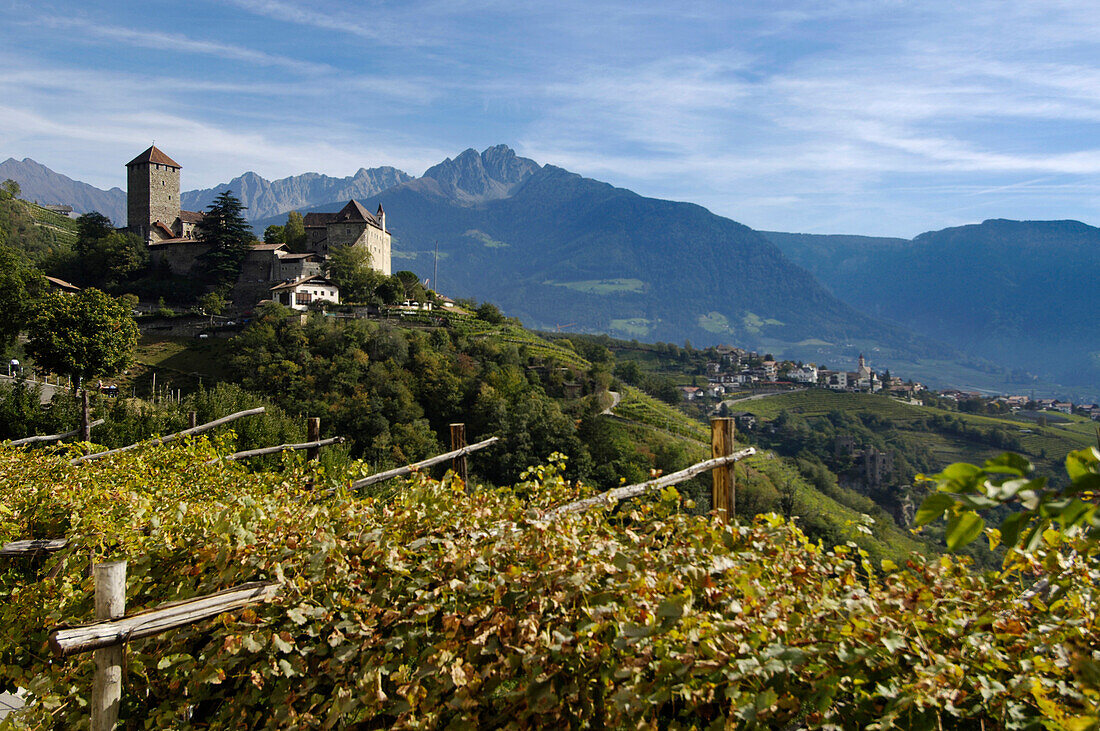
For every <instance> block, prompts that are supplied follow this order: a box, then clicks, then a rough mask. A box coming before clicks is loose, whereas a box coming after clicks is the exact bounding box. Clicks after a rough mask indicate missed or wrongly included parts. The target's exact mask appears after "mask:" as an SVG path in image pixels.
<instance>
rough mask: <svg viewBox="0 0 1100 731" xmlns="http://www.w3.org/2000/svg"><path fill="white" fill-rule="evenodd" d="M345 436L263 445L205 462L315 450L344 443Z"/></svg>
mask: <svg viewBox="0 0 1100 731" xmlns="http://www.w3.org/2000/svg"><path fill="white" fill-rule="evenodd" d="M343 441H344V438H343V437H329V438H328V439H318V440H317V441H314V442H303V443H301V444H280V445H279V446H277V447H261V448H259V449H247V450H245V451H243V452H235V453H233V454H227V455H225V456H224V457H215V458H214V459H211V460H207V461H206V462H203V464H207V465H211V464H217V463H218V462H224V461H230V462H232V461H234V460H238V459H247V458H248V457H260V456H262V455H265V454H275V453H276V452H287V451H294V450H300V449H308V450H310V451H313V450H315V449H320V448H321V447H327V446H328V445H330V444H341V443H343Z"/></svg>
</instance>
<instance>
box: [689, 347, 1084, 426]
mask: <svg viewBox="0 0 1100 731" xmlns="http://www.w3.org/2000/svg"><path fill="white" fill-rule="evenodd" d="M713 352H714V353H715V354H716V356H717V357H716V358H715V359H714V360H709V361H707V363H706V377H707V385H706V386H700V385H690V386H680V391H681V392H682V394H683V397H684V399H685V400H687V401H706V400H709V401H712V402H714V404H715V406H714V408H715V410H716V411H717V410H718V408H719V406H720V405H721V404H722V403H725V404H727V405H729V404H733V403H736V402H737V401H739V400H745V399H749V398H753V397H762V396H764V395H766V394H769V393H781V392H784V391H791V390H795V389H805V388H822V389H828V390H831V391H843V392H850V393H883V394H887V395H889V396H891V397H893V398H896V399H899V400H901V401H905V402H907V403H912V404H920V403H923V402H925V401H930V400H938V401H941V402H946V403H944V404H942V405H945V406H951V407H953V408H957V409H958V410H960V411H976V412H983V413H1016V412H1019V411H1029V412H1041V411H1047V412H1053V413H1061V414H1077V415H1079V416H1085V417H1088V418H1091V419H1093V420H1094V421H1100V405H1098V404H1095V403H1090V404H1074V403H1072V402H1070V401H1062V400H1059V399H1054V398H1035V396H1034V395H1031V396H1026V395H1020V394H1014V395H991V394H989V393H982V392H978V391H962V390H959V389H955V388H947V389H942V390H930V389H928V388H927V387H926V386H925V385H924V384H922V383H919V382H917V381H913V380H906V379H904V378H902V377H899V376H895V375H891V374H890V372H889V371H885V372H883V373H878V372H876V371H874V370H873V369H872V368H870V367H869V366H868V365H867V360H866V358H865V357H864V355H863V354H862V353H861V354H860V355H859V359H858V361H857V363H856V369H855V370H852V371H846V370H833V369H829V368H825V367H823V366H819V365H815V364H813V363H802V362H801V361H792V360H776V359H774V358H773V357H772V356H771V354H764V355H761V354H760V353H758V352H756V351H748V350H745V349H743V348H738V347H734V346H731V345H719V346H717V347H716V348H714V349H713ZM730 415H731V416H734V417H736V418H738V419H739V420H740V421H742V422H743V425H744V426H748V427H750V428H751V426H752V425H753V424H754V422H755V418H754V417H753V415H752V414H751V413H749V412H747V411H736V412H731V413H730Z"/></svg>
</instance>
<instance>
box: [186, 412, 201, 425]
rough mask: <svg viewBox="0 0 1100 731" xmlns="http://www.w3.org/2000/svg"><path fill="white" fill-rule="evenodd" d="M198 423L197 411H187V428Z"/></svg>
mask: <svg viewBox="0 0 1100 731" xmlns="http://www.w3.org/2000/svg"><path fill="white" fill-rule="evenodd" d="M198 425H199V414H198V412H197V411H188V412H187V428H188V429H194V428H195V427H196V426H198Z"/></svg>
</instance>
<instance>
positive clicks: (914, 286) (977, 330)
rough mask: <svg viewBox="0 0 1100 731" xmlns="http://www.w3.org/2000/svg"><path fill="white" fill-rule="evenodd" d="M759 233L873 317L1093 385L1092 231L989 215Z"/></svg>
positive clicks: (1097, 246) (1095, 237)
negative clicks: (918, 230) (848, 229)
mask: <svg viewBox="0 0 1100 731" xmlns="http://www.w3.org/2000/svg"><path fill="white" fill-rule="evenodd" d="M765 235H766V236H768V237H769V238H770V239H771V240H772V241H774V242H775V243H776V244H777V245H778V246H780V248H782V249H783V250H784V251H785V253H787V255H788V256H790V257H791V258H792V259H793V260H795V261H796V262H798V263H799V264H801V265H802V266H804V267H806V268H807V269H809V270H810V271H811V272H812V273H813V274H814V275H815V276H816V277H818V279H820V280H821V282H822V283H823V284H825V285H826V286H827V287H829V288H830V289H831V290H832V291H833V292H835V293H836V294H837V295H838V296H840V297H841V299H843V300H845V301H846V302H847V303H848V304H850V305H852V306H853V307H856V308H858V309H861V310H863V311H864V312H867V313H868V314H871V315H872V316H876V317H883V318H887V319H890V320H892V321H895V322H898V323H900V324H902V325H904V326H906V327H908V328H911V329H913V330H915V331H916V332H919V333H923V334H925V335H927V336H929V337H934V338H936V339H940V340H943V341H945V342H947V343H950V344H952V345H954V346H956V347H958V348H959V349H961V350H963V351H964V352H967V353H971V354H974V355H976V356H980V357H984V358H989V359H992V360H995V361H997V362H1001V363H1004V364H1006V365H1007V366H1008V367H1009V368H1012V369H1025V370H1027V371H1030V372H1032V373H1035V374H1039V375H1042V376H1044V377H1046V378H1051V379H1057V380H1060V381H1062V382H1065V383H1073V384H1081V385H1091V384H1095V383H1096V382H1097V380H1100V320H1098V319H1097V318H1096V316H1095V312H1096V309H1097V307H1098V306H1100V287H1098V286H1097V284H1096V283H1097V281H1098V280H1100V228H1094V227H1092V226H1088V225H1087V224H1084V223H1081V222H1079V221H1011V220H1006V219H991V220H987V221H984V222H982V223H980V224H971V225H967V226H958V227H953V228H947V229H943V230H940V231H929V232H926V233H923V234H921V235H919V236H917V237H916V238H914V239H912V240H911V241H909V240H905V239H875V238H866V239H864V240H862V241H857V240H856V239H855V237H842V236H812V235H807V234H781V233H774V232H767V233H765ZM1019 375H1020V376H1021V377H1023V374H1019ZM1021 383H1023V384H1026V380H1022V381H1021Z"/></svg>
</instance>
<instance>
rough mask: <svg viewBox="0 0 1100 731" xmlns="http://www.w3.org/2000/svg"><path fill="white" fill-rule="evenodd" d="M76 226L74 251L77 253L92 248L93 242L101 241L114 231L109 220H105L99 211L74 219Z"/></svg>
mask: <svg viewBox="0 0 1100 731" xmlns="http://www.w3.org/2000/svg"><path fill="white" fill-rule="evenodd" d="M76 225H77V235H76V250H77V252H78V253H82V252H83V251H85V250H86V249H88V248H89V247H90V246H92V245H93V244H94V242H96V241H98V240H99V239H102V238H103V237H104V236H106V235H107V234H109V233H111V232H112V231H114V230H115V227H114V226H112V225H111V219H109V218H107V217H106V216H104V215H103V214H102V213H100V212H99V211H91V212H89V213H84V214H81V216H80V217H79V218H78V219H76Z"/></svg>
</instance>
